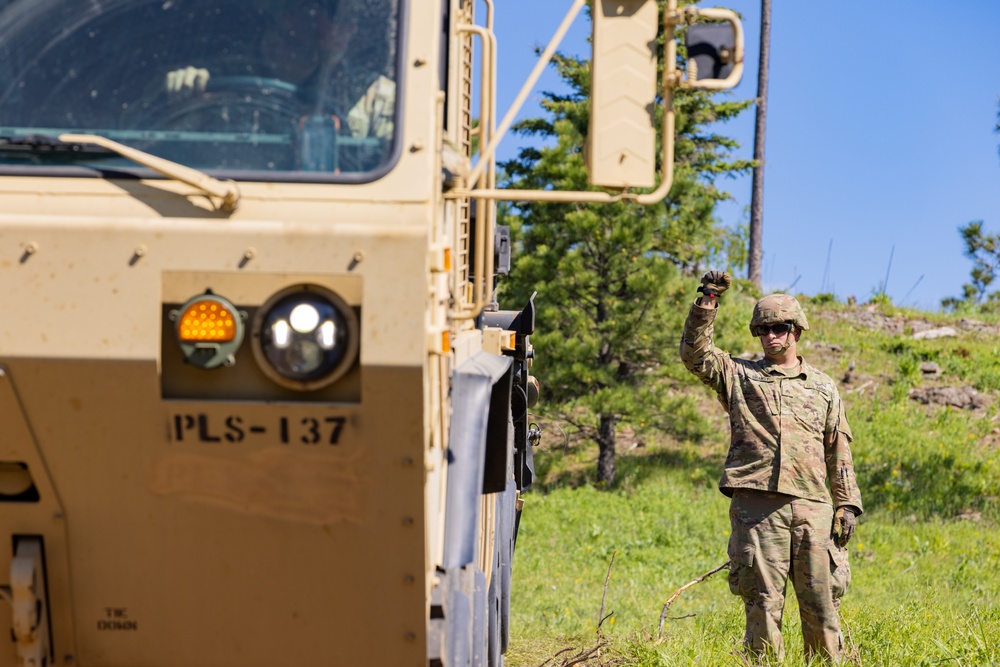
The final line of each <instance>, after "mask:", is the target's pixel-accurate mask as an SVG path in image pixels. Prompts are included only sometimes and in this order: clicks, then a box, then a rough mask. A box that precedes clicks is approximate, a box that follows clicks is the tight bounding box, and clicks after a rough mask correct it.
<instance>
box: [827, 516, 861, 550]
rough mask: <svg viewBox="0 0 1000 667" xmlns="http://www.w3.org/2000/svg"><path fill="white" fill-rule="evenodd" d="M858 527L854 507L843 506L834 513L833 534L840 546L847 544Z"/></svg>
mask: <svg viewBox="0 0 1000 667" xmlns="http://www.w3.org/2000/svg"><path fill="white" fill-rule="evenodd" d="M857 527H858V519H857V517H855V516H854V508H853V507H841V508H840V509H839V510H837V512H836V513H835V514H834V515H833V536H834V538H836V540H837V544H839V545H840V546H842V547H844V546H847V543H848V542H850V541H851V535H853V534H854V529H855V528H857Z"/></svg>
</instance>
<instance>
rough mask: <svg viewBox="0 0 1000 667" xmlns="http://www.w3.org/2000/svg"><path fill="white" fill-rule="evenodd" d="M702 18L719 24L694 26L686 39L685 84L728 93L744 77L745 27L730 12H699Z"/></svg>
mask: <svg viewBox="0 0 1000 667" xmlns="http://www.w3.org/2000/svg"><path fill="white" fill-rule="evenodd" d="M695 14H696V15H697V16H698V17H699V18H705V19H709V20H715V21H718V22H717V23H692V24H691V25H689V26H688V29H687V34H686V35H685V36H684V44H685V46H686V47H687V55H688V64H687V80H686V81H685V82H684V85H687V86H690V87H692V88H702V89H707V90H726V89H728V88H732V87H734V86H735V85H736V84H737V83H739V81H740V78H741V77H742V76H743V25H742V24H741V23H740V21H739V18H738V17H737V16H736V14H735V13H733V12H731V11H729V10H728V9H699V10H696V11H695Z"/></svg>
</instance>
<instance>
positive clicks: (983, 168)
mask: <svg viewBox="0 0 1000 667" xmlns="http://www.w3.org/2000/svg"><path fill="white" fill-rule="evenodd" d="M571 4H572V3H571V1H570V0H534V1H532V2H529V1H528V0H497V2H496V5H497V7H496V25H495V31H496V34H497V40H498V50H499V64H498V72H499V91H498V97H499V102H498V113H499V114H500V116H501V117H502V116H503V115H504V113H505V112H506V111H507V108H508V106H509V105H510V103H511V102H512V101H513V99H514V97H515V95H516V94H517V91H518V90H519V89H520V86H521V84H522V82H523V81H524V80H525V78H526V77H527V76H528V74H529V73H530V71H531V68H532V67H533V65H534V63H535V55H534V48H535V47H540V46H544V45H545V44H547V43H548V40H549V38H550V37H551V36H552V34H553V33H554V32H555V30H556V28H557V27H558V25H559V23H560V22H561V20H562V17H563V16H564V14H565V12H566V11H567V10H568V9H569V7H570V6H571ZM701 5H702V6H706V7H708V6H726V7H729V8H731V9H735V10H736V11H738V12H740V13H741V14H742V15H743V19H744V29H745V31H746V37H747V54H746V62H747V71H746V72H745V74H744V77H743V81H742V82H741V83H740V85H739V86H738V87H737V88H736V89H734V91H732V92H731V93H728V94H729V95H731V96H732V97H733V98H734V99H748V98H752V97H754V96H755V95H756V93H757V58H758V52H759V39H760V36H759V24H760V3H759V0H755V1H750V0H728V2H726V1H722V0H720V2H719V3H707V2H703V3H701ZM481 6H482V5H481V3H480V7H481ZM772 6H773V9H772V25H771V68H770V80H769V96H768V118H767V123H768V124H767V146H766V152H765V159H766V169H765V178H764V188H765V195H764V260H763V281H764V286H765V288H767V289H772V290H783V289H787V288H789V286H793V285H794V286H793V287H792V290H793V291H795V292H802V293H805V294H815V293H817V292H820V291H827V292H835V293H836V294H837V295H838V296H839V297H841V298H844V297H847V296H848V295H853V296H856V297H857V298H858V300H859V301H864V300H866V299H868V298H869V297H870V296H871V294H872V293H873V291H874V290H875V289H876V288H877V287H879V286H880V285H881V284H882V282H883V281H884V280H885V279H886V275H887V273H888V281H887V284H886V286H887V292H888V294H889V296H890V297H892V299H893V302H894V303H896V304H898V305H905V306H911V307H918V308H921V309H925V310H937V309H938V308H939V306H940V301H941V299H942V298H944V297H946V296H952V295H958V294H960V293H961V286H962V283H964V282H966V280H967V279H968V276H969V270H970V269H971V267H972V264H971V262H970V261H969V260H968V259H967V258H965V257H964V256H963V254H962V251H963V246H962V242H961V239H960V237H959V234H958V227H959V226H961V225H964V224H966V223H968V222H970V221H972V220H983V221H984V223H985V227H986V230H987V231H989V232H991V233H997V232H1000V155H998V146H1000V134H997V133H996V132H995V131H994V128H995V127H996V125H997V111H998V109H1000V107H998V99H1000V49H998V48H997V44H998V39H1000V1H998V0H956V1H955V2H953V3H947V4H941V3H932V2H913V1H912V0H910V1H909V2H904V1H903V0H881V1H878V2H836V3H833V2H813V1H808V0H797V1H794V2H793V1H788V0H786V1H784V2H783V1H782V0H776V1H775V2H773V3H772ZM589 29H590V27H589V24H588V22H587V19H586V16H585V15H583V14H582V13H581V16H580V17H579V18H578V19H577V22H576V24H575V25H574V28H573V29H572V30H571V32H570V34H569V35H568V36H567V39H566V41H564V43H563V46H562V49H563V50H564V51H567V52H569V53H573V54H577V55H588V56H589V45H588V44H587V42H586V37H587V34H588V33H589ZM559 89H560V86H559V81H558V80H557V78H556V77H555V76H553V75H551V74H546V76H544V77H543V78H542V80H541V81H540V82H539V85H538V86H536V88H535V91H534V92H533V94H532V95H531V97H529V100H528V102H527V104H526V105H525V107H524V109H523V110H522V112H521V114H520V117H526V116H531V115H537V113H538V106H537V105H538V101H539V99H540V93H541V91H545V90H559ZM753 125H754V119H753V110H752V109H749V110H748V111H747V112H745V113H744V115H743V116H742V118H740V119H737V120H736V121H733V122H731V123H729V124H727V125H724V126H722V127H721V128H720V129H721V131H722V132H724V133H726V134H728V135H730V136H732V137H734V138H736V139H737V140H738V141H740V142H741V143H742V144H743V147H742V149H740V151H738V153H737V155H739V156H743V157H747V158H749V157H752V152H753ZM518 140H519V139H518V138H517V137H514V136H509V137H508V138H507V139H506V140H505V141H504V144H503V145H502V146H501V150H500V151H499V155H500V157H501V158H504V157H510V156H512V155H513V154H514V153H515V151H516V148H517V144H518ZM719 185H720V187H722V188H723V189H725V190H727V191H728V192H730V193H731V195H732V197H733V201H731V202H727V203H725V204H722V205H720V207H719V209H718V216H719V218H720V219H721V220H722V221H723V222H724V223H726V224H737V223H738V222H740V221H741V220H746V219H747V218H748V216H749V212H748V211H749V205H750V178H749V176H748V177H745V178H739V179H734V180H727V181H722V182H720V184H719ZM890 256H891V265H890Z"/></svg>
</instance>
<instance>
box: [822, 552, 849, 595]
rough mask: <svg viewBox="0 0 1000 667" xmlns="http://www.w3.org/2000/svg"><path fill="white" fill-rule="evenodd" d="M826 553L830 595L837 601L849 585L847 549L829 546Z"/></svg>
mask: <svg viewBox="0 0 1000 667" xmlns="http://www.w3.org/2000/svg"><path fill="white" fill-rule="evenodd" d="M827 551H829V552H830V593H831V594H832V596H833V599H835V600H839V599H840V598H842V597H844V594H845V593H846V592H847V588H848V587H849V586H850V585H851V564H850V562H848V559H847V549H841V548H840V547H838V546H837V545H836V544H830V546H829V547H827Z"/></svg>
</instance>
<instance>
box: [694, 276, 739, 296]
mask: <svg viewBox="0 0 1000 667" xmlns="http://www.w3.org/2000/svg"><path fill="white" fill-rule="evenodd" d="M732 284H733V278H732V276H730V275H729V272H728V271H709V272H708V273H706V274H705V275H703V276H702V277H701V287H699V288H698V291H699V292H701V293H702V294H704V295H705V296H715V297H720V296H722V293H723V292H725V291H726V290H727V289H729V286H730V285H732Z"/></svg>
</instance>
